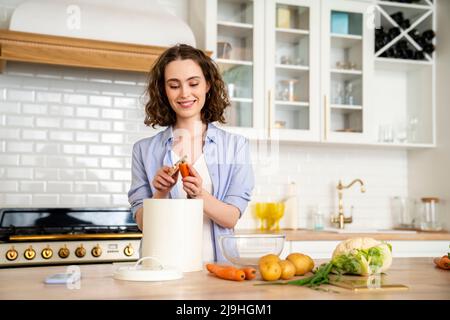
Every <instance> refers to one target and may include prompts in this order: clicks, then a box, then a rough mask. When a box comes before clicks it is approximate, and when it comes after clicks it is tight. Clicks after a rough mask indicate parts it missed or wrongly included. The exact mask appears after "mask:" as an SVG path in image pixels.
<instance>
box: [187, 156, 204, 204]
mask: <svg viewBox="0 0 450 320" xmlns="http://www.w3.org/2000/svg"><path fill="white" fill-rule="evenodd" d="M188 168H189V173H190V175H189V176H187V177H184V178H183V179H182V181H183V190H184V191H186V193H187V195H188V197H189V198H192V199H196V198H200V197H201V196H202V194H203V180H202V178H201V177H200V174H199V173H198V172H197V170H195V169H194V167H193V166H192V165H191V164H188Z"/></svg>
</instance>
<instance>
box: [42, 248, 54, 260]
mask: <svg viewBox="0 0 450 320" xmlns="http://www.w3.org/2000/svg"><path fill="white" fill-rule="evenodd" d="M41 256H42V258H44V259H50V258H51V257H52V256H53V250H52V249H50V246H47V248H45V249H44V250H42V252H41Z"/></svg>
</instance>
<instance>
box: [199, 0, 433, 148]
mask: <svg viewBox="0 0 450 320" xmlns="http://www.w3.org/2000/svg"><path fill="white" fill-rule="evenodd" d="M195 3H196V4H197V5H199V4H201V5H200V6H197V7H196V11H195V13H196V14H197V16H198V12H201V14H202V16H203V19H204V20H203V21H202V20H201V19H198V18H195V19H192V20H191V26H192V27H193V29H194V32H195V34H196V35H197V38H200V41H199V39H198V42H199V43H200V44H202V45H204V49H207V50H211V51H213V52H214V54H213V58H214V59H215V61H216V62H217V64H218V65H219V67H220V71H221V73H222V75H223V78H224V80H225V82H226V84H227V88H228V93H229V96H230V98H231V108H229V110H228V111H227V114H226V119H227V121H228V123H227V125H226V126H227V129H228V130H231V131H235V132H238V133H241V134H244V135H246V136H248V137H250V138H252V137H258V138H269V139H280V140H285V141H317V142H327V143H349V144H366V145H380V146H400V147H411V148H414V147H430V146H433V145H434V141H435V138H434V136H435V134H434V131H435V128H434V97H433V88H434V74H435V71H434V70H435V66H434V65H435V64H434V56H433V53H432V51H433V48H434V39H433V37H434V32H433V30H435V25H436V21H435V20H434V11H435V5H434V3H433V2H430V1H429V0H420V1H419V3H415V4H406V3H396V2H392V1H377V0H373V1H358V0H320V1H319V0H266V1H255V0H208V1H206V0H204V1H195ZM375 36H376V37H375ZM375 38H376V39H375ZM201 39H204V43H202V40H201ZM375 40H376V41H375ZM393 55H394V56H395V58H394V57H393ZM403 56H404V57H405V58H403V59H402V57H403Z"/></svg>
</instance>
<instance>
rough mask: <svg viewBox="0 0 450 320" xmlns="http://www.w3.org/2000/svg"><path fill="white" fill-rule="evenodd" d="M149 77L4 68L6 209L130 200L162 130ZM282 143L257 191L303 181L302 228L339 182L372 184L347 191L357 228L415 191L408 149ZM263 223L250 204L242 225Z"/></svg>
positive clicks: (332, 200)
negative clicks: (148, 141) (147, 117)
mask: <svg viewBox="0 0 450 320" xmlns="http://www.w3.org/2000/svg"><path fill="white" fill-rule="evenodd" d="M145 81H146V76H145V75H143V74H138V73H129V72H115V71H103V70H88V69H77V68H68V67H56V66H45V65H35V64H23V63H8V65H7V68H6V72H4V73H3V74H1V75H0V117H1V118H0V121H1V122H0V123H1V128H0V137H1V139H0V141H1V144H0V151H1V156H0V203H1V207H35V206H38V207H46V206H51V207H54V206H56V207H58V206H80V207H83V206H88V207H104V206H128V201H127V191H128V188H129V184H130V167H131V147H132V145H133V143H134V142H135V141H137V140H139V139H141V138H144V137H146V136H149V135H152V134H153V133H154V131H153V130H152V129H151V128H147V127H145V126H144V124H143V119H144V112H143V108H142V95H143V92H144V89H145V85H146V83H145ZM279 148H280V153H279V167H278V171H277V172H276V173H275V174H270V175H266V172H265V171H264V170H261V169H259V166H257V165H255V174H256V183H257V188H256V190H255V191H256V192H258V191H260V190H265V188H270V186H271V185H272V184H274V183H284V182H286V183H287V182H288V179H289V181H294V182H296V184H297V189H298V196H299V224H300V226H301V227H308V226H309V220H308V216H309V212H310V208H311V207H312V206H314V205H316V204H320V205H321V206H322V209H323V210H324V212H325V213H329V212H331V211H334V212H336V211H337V210H336V209H335V206H336V205H337V194H336V188H335V187H336V184H337V182H338V180H339V179H343V182H344V183H348V182H350V181H351V180H352V179H354V178H361V179H362V180H363V181H364V182H365V184H366V186H367V191H366V193H364V194H361V193H360V191H359V188H358V187H357V186H354V187H353V188H352V189H351V190H345V191H344V204H345V206H346V208H347V209H348V207H349V206H350V205H353V206H354V217H353V218H354V222H353V224H352V225H351V227H361V228H362V227H370V228H388V227H390V226H391V223H392V221H391V220H392V219H391V214H390V208H389V206H390V204H389V200H390V197H391V196H394V195H399V196H405V195H406V193H407V156H406V151H402V150H383V149H381V148H369V147H368V148H361V147H342V146H304V145H294V144H281V145H280V146H279ZM252 158H253V160H254V161H257V159H258V155H257V154H255V152H253V153H252ZM255 225H256V221H255V220H254V218H253V217H252V215H251V213H250V210H247V212H246V214H245V215H244V216H243V218H242V219H241V220H240V222H239V224H238V226H237V227H238V228H248V227H253V226H255Z"/></svg>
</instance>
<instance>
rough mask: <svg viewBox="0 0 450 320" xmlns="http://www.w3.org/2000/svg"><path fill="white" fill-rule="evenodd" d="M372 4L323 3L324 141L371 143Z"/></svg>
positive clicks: (322, 74)
mask: <svg viewBox="0 0 450 320" xmlns="http://www.w3.org/2000/svg"><path fill="white" fill-rule="evenodd" d="M369 6H370V4H369V3H366V2H357V1H340V0H327V1H322V7H321V8H322V12H321V28H322V35H321V41H322V43H321V48H320V49H321V71H322V72H321V97H323V113H322V114H323V116H322V128H323V132H322V133H323V134H322V140H323V141H332V142H358V143H361V142H362V143H364V142H366V141H367V135H368V115H369V111H370V110H369V109H370V101H371V97H370V88H371V87H372V86H371V80H372V78H373V45H374V33H373V30H372V29H371V28H370V20H369V19H370V15H369V14H367V12H368V11H369Z"/></svg>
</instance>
